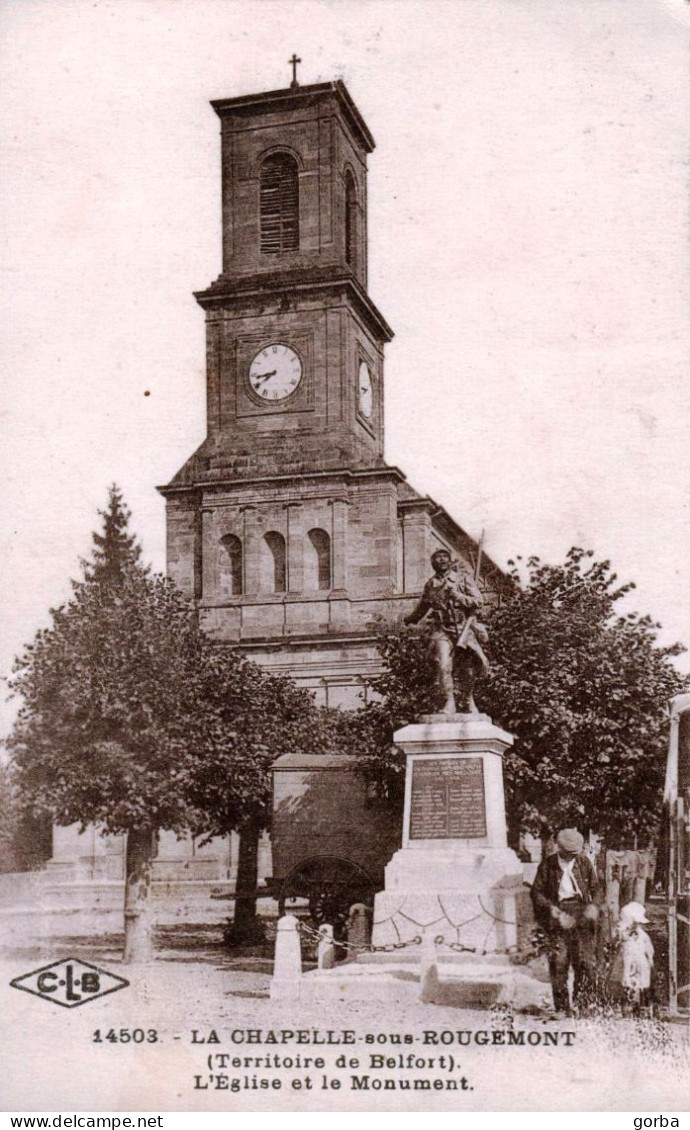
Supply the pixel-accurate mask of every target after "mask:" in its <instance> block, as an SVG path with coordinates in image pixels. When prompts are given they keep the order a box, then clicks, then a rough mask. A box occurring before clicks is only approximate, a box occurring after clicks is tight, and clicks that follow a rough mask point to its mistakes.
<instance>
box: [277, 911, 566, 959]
mask: <svg viewBox="0 0 690 1130" xmlns="http://www.w3.org/2000/svg"><path fill="white" fill-rule="evenodd" d="M486 913H487V914H488V915H489V917H494V916H493V915H492V914H491V913H490V912H489V911H486ZM409 921H412V919H409ZM496 921H497V922H501V921H503V919H500V918H498V919H496ZM415 925H417V926H420V927H421V928H422V929H424V927H423V925H422V923H420V922H416V923H415ZM511 925H512V923H511ZM297 929H298V931H299V933H300V934H301V935H302V936H303V937H304V938H306V939H307V940H308V941H313V942H317V943H318V942H322V941H325V940H326V939H327V938H328V936H327V935H324V934H322V933H321V931H320V930H315V929H314V927H313V926H308V925H307V924H306V922H298V924H297ZM328 940H329V941H332V943H333V945H334V946H338V947H339V948H340V949H344V950H350V951H351V952H352V953H356V954H361V953H395V952H396V951H398V950H404V949H409V948H410V947H412V946H420V945H421V944H422V940H423V938H422V935H421V934H417V935H415V937H414V938H411V939H410V940H409V941H407V942H389V943H388V944H387V945H384V946H374V945H371V944H368V945H353V944H352V943H351V942H346V941H341V940H338V939H335V938H331V939H328ZM434 945H437V946H442V945H444V946H447V947H448V949H451V950H453V951H454V952H455V953H474V954H477V956H478V957H496V956H507V957H510V958H511V960H512V961H513V963H514V964H515V965H526V964H527V963H528V962H529V961H531V960H532V958H533V957H539V956H540V955H541V954H542V953H543V952H544V950H545V948H546V947H545V945H544V944H542V942H541V940H540V939H538V938H537V939H533V940H532V944H531V945H530V946H529V947H527V948H525V949H521V948H520V946H519V945H517V944H515V945H512V946H506V947H504V948H497V949H484V948H483V947H481V946H466V945H464V944H463V943H462V942H460V941H458V942H447V941H446V939H445V936H444V935H443V934H435V935H434Z"/></svg>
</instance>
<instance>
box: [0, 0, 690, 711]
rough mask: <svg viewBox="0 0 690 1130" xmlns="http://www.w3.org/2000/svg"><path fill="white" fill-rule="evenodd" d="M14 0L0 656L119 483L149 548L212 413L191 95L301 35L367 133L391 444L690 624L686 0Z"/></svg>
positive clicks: (523, 530)
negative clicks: (387, 330) (599, 561)
mask: <svg viewBox="0 0 690 1130" xmlns="http://www.w3.org/2000/svg"><path fill="white" fill-rule="evenodd" d="M0 7H1V16H2V19H1V25H2V32H1V39H0V79H1V80H2V86H3V91H4V94H3V104H2V107H1V108H0V143H1V151H0V159H1V160H2V167H3V170H4V172H3V179H4V184H3V189H2V212H3V220H2V223H3V249H4V254H3V270H2V288H1V295H2V314H3V316H4V317H3V321H4V325H5V327H6V331H5V334H4V335H3V342H2V347H1V349H2V374H3V384H4V392H5V395H4V397H3V408H2V412H3V424H4V427H3V442H2V449H1V450H2V460H3V464H4V476H3V477H4V490H3V491H2V495H3V498H2V515H1V517H0V523H1V524H0V530H1V531H2V532H1V535H0V536H1V537H2V554H1V562H2V576H1V577H0V599H1V601H2V610H1V612H0V672H7V671H8V669H9V667H10V665H11V662H12V657H13V656H14V655H15V654H17V652H18V651H19V650H20V649H21V647H22V645H23V644H24V643H26V642H28V641H29V640H30V639H31V637H32V635H33V634H34V632H35V631H36V629H37V628H39V627H40V626H42V625H44V624H47V623H48V609H49V608H50V607H51V606H55V605H57V604H59V603H60V602H61V601H63V600H64V599H65V598H67V597H68V596H69V592H70V587H69V578H70V577H77V576H78V575H79V558H80V556H84V555H86V554H88V552H89V549H90V545H91V531H92V530H93V529H94V528H95V527H97V525H98V518H97V513H96V512H97V510H98V509H99V508H102V507H103V506H104V505H105V503H106V497H107V488H108V485H109V484H110V483H111V482H117V483H118V484H119V485H120V487H121V488H122V490H123V492H124V495H125V498H126V500H127V502H128V504H129V506H130V508H131V510H132V513H133V527H134V529H135V531H136V533H137V534H138V535H139V537H140V539H141V542H142V544H143V548H144V553H145V556H146V558H147V559H148V560H150V561H151V562H152V563H153V564H154V566H155V567H156V568H158V569H164V567H165V520H164V506H163V499H162V498H161V497H160V495H159V494H158V493H157V492H156V489H155V488H156V485H157V484H163V483H166V482H167V481H168V480H169V479H170V478H171V477H172V476H173V474H174V473H175V472H176V471H177V470H178V468H179V467H180V466H181V465H182V463H183V462H184V461H185V460H186V459H187V457H188V456H189V455H190V454H191V452H192V451H193V450H194V449H195V448H196V446H197V445H198V444H199V443H200V442H201V440H202V439H203V437H204V434H205V419H204V412H205V392H204V386H205V374H204V348H205V347H204V318H203V312H202V311H201V309H200V308H199V307H198V306H197V304H196V302H195V301H194V299H193V297H192V291H194V290H201V289H203V288H204V287H205V286H207V285H208V284H209V283H210V282H211V281H212V280H213V279H214V278H215V277H216V276H217V275H218V273H219V271H220V251H221V247H220V145H219V130H218V122H217V119H216V117H215V115H214V113H213V111H212V110H211V108H210V106H209V105H208V103H209V101H210V99H212V98H220V97H234V96H236V95H241V94H246V93H250V92H253V91H262V90H274V89H279V88H281V87H284V86H286V85H288V82H289V79H290V77H291V74H290V68H289V66H288V62H287V60H288V59H289V57H290V56H291V55H292V53H293V51H296V52H297V54H298V55H299V56H300V57H301V59H302V64H301V66H300V70H299V78H300V80H301V82H303V83H305V84H307V83H313V82H322V81H328V80H332V79H334V78H342V79H344V80H345V82H346V84H347V86H348V89H349V91H350V93H351V95H352V97H353V98H354V100H355V102H356V104H357V106H358V108H359V110H360V111H361V113H362V114H363V116H364V118H365V120H366V122H367V124H368V126H369V128H370V129H371V131H372V133H373V135H374V137H375V139H376V142H377V148H376V150H375V151H374V153H373V154H372V156H371V157H370V159H369V272H370V273H369V290H370V293H371V296H372V298H373V300H374V302H375V303H376V305H377V306H378V307H379V309H380V310H381V312H382V313H383V315H384V317H385V318H386V320H387V321H388V322H389V324H390V325H392V327H393V329H394V331H395V335H396V336H395V339H394V341H393V342H392V343H391V345H389V346H388V347H387V354H386V369H385V382H386V458H387V460H388V461H389V462H390V463H392V464H394V465H397V466H399V467H401V469H402V470H403V471H405V473H406V474H407V475H408V477H409V479H410V481H411V483H412V484H413V486H415V487H416V488H417V489H418V490H421V491H422V492H424V493H428V494H430V495H431V496H432V497H433V498H434V499H435V500H436V501H437V502H439V503H440V504H442V505H443V506H444V507H445V508H446V509H447V510H449V511H450V513H451V514H452V515H453V516H454V517H455V519H456V520H457V521H458V522H459V523H460V524H461V525H462V526H463V527H464V528H465V529H466V530H467V531H468V532H469V533H470V534H471V535H473V536H475V537H477V536H478V535H479V533H480V531H481V530H482V529H484V530H485V531H486V533H485V545H486V550H487V552H488V553H489V554H490V556H491V557H492V558H493V559H494V560H495V561H496V562H497V563H499V564H501V565H504V564H505V563H506V561H507V560H508V559H509V558H511V557H513V556H515V555H516V554H523V555H529V554H538V555H540V556H541V557H542V558H544V559H545V560H549V561H553V562H557V561H560V560H562V559H563V557H564V556H565V554H566V552H567V550H568V549H569V548H570V546H572V545H580V546H584V547H587V548H591V549H593V550H594V552H595V554H596V555H597V557H599V558H609V559H610V560H611V561H612V563H613V566H614V567H615V569H616V571H617V573H618V575H619V577H620V579H621V581H629V580H632V581H635V582H636V584H637V589H636V591H635V593H634V595H633V597H631V598H630V600H629V607H632V608H634V609H636V610H637V611H640V612H642V613H649V614H650V615H651V616H652V617H653V618H654V619H655V620H659V621H660V622H661V623H662V624H663V631H662V633H661V636H660V639H661V642H663V643H671V642H673V641H675V640H681V641H684V642H685V643H686V644H688V645H690V599H688V594H689V593H690V456H689V453H690V382H689V379H688V361H689V358H690V264H689V260H688V249H687V240H688V226H689V222H690V221H689V219H688V164H687V138H688V136H690V130H689V126H690V97H689V95H688V81H687V80H688V76H687V49H688V42H689V40H690V14H689V9H690V5H687V4H685V3H683V0H636V3H634V4H631V3H630V2H629V0H449V2H447V0H431V2H430V0H249V2H246V0H244V2H243V0H115V2H98V0H96V2H94V0H14V2H13V0H5V2H4V3H3V4H2V5H0ZM679 665H680V666H681V667H682V669H683V670H690V656H688V655H686V656H685V657H683V658H682V659H681V660H680V661H679ZM11 716H12V707H11V706H9V705H6V704H4V705H3V706H2V710H1V711H0V731H1V730H2V728H3V727H6V726H7V724H8V722H9V720H10V719H11Z"/></svg>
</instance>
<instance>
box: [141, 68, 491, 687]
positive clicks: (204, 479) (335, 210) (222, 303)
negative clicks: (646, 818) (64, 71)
mask: <svg viewBox="0 0 690 1130" xmlns="http://www.w3.org/2000/svg"><path fill="white" fill-rule="evenodd" d="M212 106H213V109H214V110H215V112H216V114H217V115H218V117H219V119H220V123H221V146H222V230H223V270H222V274H221V275H220V277H219V278H218V279H216V281H215V282H213V283H212V284H211V285H210V286H209V287H208V289H206V290H204V291H202V292H200V293H198V294H197V295H196V299H197V301H198V302H199V304H200V306H201V307H202V308H203V309H204V311H205V314H206V329H207V424H208V434H207V437H206V439H205V441H204V443H203V444H202V445H201V447H200V448H199V449H198V451H197V452H196V453H195V454H194V455H193V456H192V457H191V459H190V460H189V461H188V462H187V463H186V464H185V465H184V467H183V468H182V469H181V470H180V472H179V473H178V474H177V475H176V476H175V478H174V479H173V480H172V482H171V483H170V484H169V485H168V486H166V487H162V488H161V491H162V493H163V494H164V495H165V497H166V500H167V507H168V570H169V573H170V575H171V576H172V578H173V579H174V580H175V581H176V583H177V584H178V585H179V586H180V587H181V588H182V589H183V590H184V591H186V592H187V593H188V594H189V595H190V596H192V597H193V598H194V599H195V601H196V603H197V606H198V609H199V615H200V622H201V624H202V626H203V628H204V629H205V630H206V631H207V632H209V634H211V635H212V636H214V637H215V638H217V639H222V640H228V641H234V642H237V643H238V644H240V645H241V646H242V648H243V650H244V651H245V652H246V653H247V654H248V655H249V657H250V658H252V659H255V660H256V661H257V662H259V663H261V664H262V665H263V666H266V667H269V668H271V669H272V670H275V671H280V672H282V673H287V674H290V675H292V676H293V677H294V678H296V679H297V681H298V682H300V683H301V684H302V685H306V686H309V687H311V688H312V689H313V690H314V691H315V692H316V693H317V699H318V701H320V702H322V703H327V704H328V705H331V706H334V705H346V706H351V707H356V706H358V705H361V698H360V690H361V687H362V685H363V681H364V679H365V678H366V676H368V675H371V674H372V673H374V672H375V670H376V669H377V657H376V648H375V641H374V637H373V634H372V621H373V620H374V618H375V617H376V616H377V615H383V616H385V617H387V618H398V617H399V616H401V615H402V614H403V613H404V612H405V611H407V610H408V609H409V608H410V607H411V600H412V598H414V597H416V596H417V595H418V594H419V591H420V590H421V588H422V586H423V583H424V580H425V579H426V576H427V574H428V568H429V565H428V562H429V556H430V554H431V552H433V550H434V549H436V548H438V547H439V545H443V546H444V547H445V548H450V549H451V551H452V552H453V553H454V554H455V555H459V556H464V557H465V558H467V559H468V560H469V559H471V557H472V547H473V543H472V542H471V541H470V539H469V538H467V536H466V535H465V534H464V533H463V531H462V530H460V529H459V527H457V526H456V525H455V523H454V522H452V520H451V519H450V518H449V517H448V515H447V514H445V512H444V511H442V510H441V509H440V508H439V507H438V506H436V504H435V503H433V502H432V501H431V499H429V498H425V497H422V496H420V495H418V494H417V493H416V492H415V491H414V490H412V488H411V487H410V486H409V485H408V484H407V482H406V480H405V476H404V475H403V474H402V472H401V471H399V470H398V469H397V468H394V467H389V466H387V465H386V463H385V462H384V458H383V426H384V415H383V413H384V346H385V344H386V342H388V341H390V340H391V337H392V331H391V329H390V328H389V326H388V325H387V323H386V321H385V319H384V318H383V316H382V315H381V314H380V312H379V311H378V309H377V308H376V306H375V305H374V303H373V302H372V300H371V298H370V297H369V295H368V292H367V159H368V157H369V155H370V154H371V153H372V151H373V149H374V140H373V138H372V136H371V134H370V132H369V130H368V128H367V126H366V124H365V122H364V121H363V119H362V117H361V115H360V113H359V111H358V110H357V107H356V106H355V104H354V102H353V101H352V98H351V97H350V95H349V93H348V91H347V88H346V86H345V84H344V83H343V82H340V81H336V82H326V83H318V84H315V85H310V86H300V85H299V84H298V83H297V82H296V81H293V83H292V85H291V86H290V87H289V88H288V89H285V90H277V91H271V92H268V93H261V94H253V95H245V96H242V97H237V98H228V99H221V100H219V101H215V102H213V103H212ZM485 569H487V570H490V569H491V566H490V563H489V562H488V561H487V562H485Z"/></svg>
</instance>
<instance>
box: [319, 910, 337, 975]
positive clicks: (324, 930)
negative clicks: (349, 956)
mask: <svg viewBox="0 0 690 1130" xmlns="http://www.w3.org/2000/svg"><path fill="white" fill-rule="evenodd" d="M316 962H317V965H318V967H319V969H332V968H333V966H334V965H335V945H334V944H333V927H332V926H328V925H327V924H326V923H325V922H324V923H323V924H322V925H321V926H319V944H318V947H317V950H316Z"/></svg>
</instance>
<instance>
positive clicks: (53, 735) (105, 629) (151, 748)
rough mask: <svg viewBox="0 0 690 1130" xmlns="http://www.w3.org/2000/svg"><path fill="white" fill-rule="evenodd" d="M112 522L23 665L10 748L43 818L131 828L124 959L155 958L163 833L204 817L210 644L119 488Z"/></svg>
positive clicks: (112, 829) (25, 790)
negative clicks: (196, 715) (156, 880)
mask: <svg viewBox="0 0 690 1130" xmlns="http://www.w3.org/2000/svg"><path fill="white" fill-rule="evenodd" d="M104 519H105V521H104V531H103V534H98V535H95V538H94V540H95V543H96V551H95V553H94V557H93V560H92V562H90V563H86V564H85V569H84V579H83V580H81V581H77V582H73V596H72V599H71V600H70V601H69V602H67V603H66V604H65V605H63V606H62V607H60V608H57V609H54V610H52V613H51V615H52V625H51V627H49V628H47V629H44V630H42V631H39V632H38V634H37V636H36V637H35V639H34V641H33V643H32V644H30V645H29V646H28V647H27V648H26V649H25V651H24V653H23V654H22V655H21V656H19V658H18V659H17V660H16V661H15V668H14V670H15V674H14V679H13V681H12V684H11V685H12V689H13V690H14V692H15V693H17V694H19V695H21V697H22V699H23V703H22V706H21V709H20V711H19V714H18V717H17V721H16V724H15V727H14V731H13V733H12V736H11V738H10V740H9V743H8V744H9V746H10V749H11V752H12V755H13V760H14V765H15V769H16V773H17V780H18V784H19V787H20V790H21V796H22V800H23V803H24V804H25V805H26V806H27V807H28V806H30V807H31V808H32V810H33V812H34V813H35V814H36V815H37V816H39V817H40V816H44V815H45V816H49V817H51V818H52V819H53V820H54V821H55V822H57V823H58V824H72V823H78V824H79V825H80V826H81V828H82V829H83V828H85V827H86V826H87V825H88V824H96V825H99V826H100V827H101V828H102V829H103V831H104V832H109V833H111V834H120V833H126V834H127V857H126V885H125V961H130V960H145V959H147V958H148V957H149V956H150V954H151V920H150V912H149V910H148V892H149V887H150V882H151V861H152V858H153V855H154V853H155V845H156V836H157V833H158V831H159V830H161V829H170V830H172V831H175V832H178V833H182V832H184V831H186V830H187V829H188V828H189V827H190V826H192V825H193V824H194V821H195V818H196V816H197V813H196V812H195V811H194V808H193V806H192V804H191V803H190V801H189V799H188V793H189V780H190V778H191V776H192V774H193V772H194V767H195V762H196V759H197V756H198V755H197V753H196V750H195V747H194V745H193V743H190V740H189V738H190V719H191V718H192V717H193V709H192V707H193V703H192V701H191V698H190V688H191V686H192V685H193V678H192V676H193V675H194V673H195V671H196V670H197V668H198V665H199V662H200V659H201V657H202V649H203V640H202V638H201V637H200V636H199V633H198V631H197V629H196V627H195V623H194V618H193V616H192V615H191V612H190V609H189V606H188V605H187V603H186V602H185V601H184V599H183V598H182V597H181V596H180V594H179V593H177V592H176V590H175V589H174V588H173V586H172V584H171V583H170V582H169V581H168V580H166V579H165V578H164V577H161V576H155V575H151V574H150V573H149V572H148V570H146V569H145V568H143V567H142V566H141V564H140V563H139V549H138V546H136V545H135V544H134V542H133V541H132V540H131V539H130V538H129V534H128V532H127V529H126V526H127V519H128V513H127V511H126V510H125V509H124V508H123V506H122V501H121V497H120V495H119V492H118V491H117V490H116V488H113V489H112V490H111V495H110V506H109V509H108V511H107V512H106V513H105V514H104Z"/></svg>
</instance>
